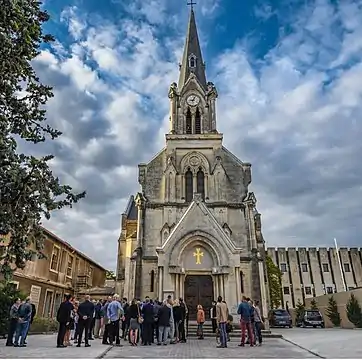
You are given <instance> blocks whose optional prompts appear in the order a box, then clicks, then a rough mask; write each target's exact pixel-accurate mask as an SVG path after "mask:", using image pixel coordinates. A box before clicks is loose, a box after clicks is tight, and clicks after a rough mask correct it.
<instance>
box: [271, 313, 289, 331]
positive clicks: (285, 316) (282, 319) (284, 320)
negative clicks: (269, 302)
mask: <svg viewBox="0 0 362 360" xmlns="http://www.w3.org/2000/svg"><path fill="white" fill-rule="evenodd" d="M268 318H269V325H270V326H271V327H289V328H291V327H293V325H292V317H291V316H290V314H289V313H288V311H287V310H284V309H273V310H270V311H269V316H268Z"/></svg>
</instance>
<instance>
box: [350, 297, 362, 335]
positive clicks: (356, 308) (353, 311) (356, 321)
mask: <svg viewBox="0 0 362 360" xmlns="http://www.w3.org/2000/svg"><path fill="white" fill-rule="evenodd" d="M346 311H347V317H348V320H349V321H350V322H351V323H352V324H353V325H354V326H356V327H358V328H362V309H361V306H360V304H359V302H358V300H357V299H356V297H355V296H354V294H351V297H350V298H349V300H348V302H347V305H346Z"/></svg>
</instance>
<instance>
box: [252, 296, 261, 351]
mask: <svg viewBox="0 0 362 360" xmlns="http://www.w3.org/2000/svg"><path fill="white" fill-rule="evenodd" d="M254 318H255V332H256V337H257V338H258V342H259V346H261V344H262V343H263V336H262V333H261V328H262V324H263V318H262V316H261V311H260V307H259V301H255V304H254ZM254 343H255V344H256V339H255V341H254Z"/></svg>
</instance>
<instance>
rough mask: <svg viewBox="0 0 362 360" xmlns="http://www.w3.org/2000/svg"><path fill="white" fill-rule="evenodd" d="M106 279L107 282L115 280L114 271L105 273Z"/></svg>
mask: <svg viewBox="0 0 362 360" xmlns="http://www.w3.org/2000/svg"><path fill="white" fill-rule="evenodd" d="M106 279H107V280H116V275H115V273H114V271H109V270H107V271H106Z"/></svg>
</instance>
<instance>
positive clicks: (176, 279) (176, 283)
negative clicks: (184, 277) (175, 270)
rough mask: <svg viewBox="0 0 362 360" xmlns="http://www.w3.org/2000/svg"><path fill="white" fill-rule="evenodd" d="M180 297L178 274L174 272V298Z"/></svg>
mask: <svg viewBox="0 0 362 360" xmlns="http://www.w3.org/2000/svg"><path fill="white" fill-rule="evenodd" d="M179 297H180V275H179V274H175V299H177V298H179Z"/></svg>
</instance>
